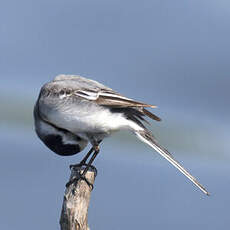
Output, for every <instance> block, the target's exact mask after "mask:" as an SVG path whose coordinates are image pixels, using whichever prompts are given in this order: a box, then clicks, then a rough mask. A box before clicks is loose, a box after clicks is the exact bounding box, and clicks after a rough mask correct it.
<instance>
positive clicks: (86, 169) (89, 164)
mask: <svg viewBox="0 0 230 230" xmlns="http://www.w3.org/2000/svg"><path fill="white" fill-rule="evenodd" d="M93 149H94V153H93V156H92V157H91V158H90V160H89V163H88V164H86V167H85V169H84V171H83V173H82V174H81V175H82V176H85V174H86V173H87V171H88V170H89V168H90V167H93V168H95V167H94V166H93V165H92V163H93V161H94V160H95V158H96V156H97V154H98V153H99V152H100V148H99V145H96V146H94V147H93ZM95 169H96V168H95Z"/></svg>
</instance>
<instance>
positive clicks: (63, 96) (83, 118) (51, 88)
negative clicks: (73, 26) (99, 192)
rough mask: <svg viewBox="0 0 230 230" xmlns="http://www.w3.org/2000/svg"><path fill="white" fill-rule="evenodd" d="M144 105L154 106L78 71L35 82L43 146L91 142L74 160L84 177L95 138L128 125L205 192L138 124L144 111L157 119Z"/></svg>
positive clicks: (78, 146)
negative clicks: (80, 157)
mask: <svg viewBox="0 0 230 230" xmlns="http://www.w3.org/2000/svg"><path fill="white" fill-rule="evenodd" d="M146 107H149V108H155V107H156V106H154V105H149V104H145V103H141V102H138V101H134V100H132V99H130V98H127V97H124V96H122V95H121V94H119V93H117V92H115V91H113V90H112V89H110V88H108V87H106V86H104V85H102V84H100V83H98V82H96V81H93V80H90V79H87V78H84V77H80V76H75V75H58V76H57V77H55V79H54V80H53V81H51V82H49V83H46V84H45V85H44V86H43V87H42V88H41V91H40V94H39V97H38V100H37V102H36V105H35V108H34V118H35V128H36V133H37V135H38V137H39V138H40V139H41V140H42V141H43V142H44V144H45V145H46V146H47V147H48V148H50V149H51V150H52V151H53V152H55V153H57V154H59V155H63V156H68V155H74V154H76V153H78V152H80V151H82V150H83V149H84V148H85V147H86V146H87V144H88V142H90V143H91V145H92V148H91V149H90V151H89V152H88V153H87V154H86V156H85V157H84V159H83V160H82V161H81V162H80V165H86V167H85V169H84V171H83V174H82V177H81V178H82V179H84V176H85V173H86V172H87V170H88V169H89V167H91V166H92V162H93V161H94V159H95V157H96V156H97V154H98V153H99V144H100V142H101V141H102V140H103V139H104V138H105V137H108V136H109V135H110V134H112V133H113V132H115V131H118V130H130V131H132V132H133V133H134V134H135V135H136V136H137V137H138V138H139V139H140V140H141V141H143V142H144V143H146V144H148V145H149V146H150V147H152V148H153V149H155V150H156V151H157V152H158V153H159V154H160V155H161V156H163V157H164V158H165V159H166V160H168V161H169V162H170V163H171V164H172V165H174V166H175V167H176V168H177V169H178V170H179V171H180V172H182V173H183V174H184V175H185V176H186V177H187V178H188V179H189V180H191V181H192V182H193V183H194V184H195V185H196V186H197V187H198V188H199V189H200V190H201V191H203V192H204V193H205V194H207V195H209V193H208V192H207V190H206V189H205V188H204V187H203V186H202V185H201V184H200V183H199V182H198V181H197V180H196V179H195V178H194V177H193V176H192V175H191V174H190V173H189V172H188V171H187V170H186V169H184V168H183V167H182V166H181V165H180V164H179V163H178V162H177V161H176V160H175V159H174V158H173V157H172V155H171V154H170V153H169V152H168V151H167V150H166V149H165V148H163V147H161V146H160V145H159V144H158V142H157V141H156V139H155V138H154V136H153V135H152V133H151V132H150V131H149V130H148V129H147V128H146V127H145V126H144V124H143V122H146V120H145V119H144V117H145V116H147V117H149V118H151V119H153V120H156V121H160V120H161V119H160V118H159V117H157V116H156V115H154V114H153V113H151V112H149V111H148V110H146V109H145V108H146ZM91 154H92V156H91V158H90V160H89V162H88V163H87V164H86V161H87V160H88V158H89V157H90V155H91Z"/></svg>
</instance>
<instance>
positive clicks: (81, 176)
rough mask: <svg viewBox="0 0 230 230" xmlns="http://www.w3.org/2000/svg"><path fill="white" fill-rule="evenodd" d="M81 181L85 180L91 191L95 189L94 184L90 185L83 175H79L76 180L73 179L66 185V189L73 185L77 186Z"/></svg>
mask: <svg viewBox="0 0 230 230" xmlns="http://www.w3.org/2000/svg"><path fill="white" fill-rule="evenodd" d="M79 180H84V181H85V182H86V184H87V185H88V186H89V187H90V189H91V191H92V190H93V188H94V187H93V184H92V183H90V182H89V181H88V180H87V179H86V177H85V176H83V175H81V174H80V175H79V177H75V178H73V179H71V180H70V181H69V182H68V183H67V184H66V185H65V186H66V188H68V187H69V186H70V185H71V184H74V185H75V186H76V185H77V183H78V181H79Z"/></svg>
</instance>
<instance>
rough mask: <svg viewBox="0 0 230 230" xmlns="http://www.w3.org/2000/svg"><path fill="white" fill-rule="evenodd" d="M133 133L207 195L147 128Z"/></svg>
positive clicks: (201, 186)
mask: <svg viewBox="0 0 230 230" xmlns="http://www.w3.org/2000/svg"><path fill="white" fill-rule="evenodd" d="M135 134H136V135H137V137H138V138H139V139H140V140H141V141H143V142H145V143H146V144H148V145H149V146H150V147H152V148H153V149H155V150H156V151H157V152H158V153H159V154H160V155H161V156H162V157H164V158H165V159H166V160H168V161H169V162H170V163H171V164H172V165H173V166H174V167H176V168H177V169H178V170H179V171H180V172H181V173H183V174H184V175H185V176H186V177H187V178H188V179H189V180H191V181H192V183H194V184H195V185H196V186H197V187H198V188H199V189H200V190H201V191H202V192H204V193H205V194H206V195H209V193H208V191H207V190H206V189H205V188H204V187H203V185H201V184H200V183H199V182H198V181H197V180H196V178H195V177H193V176H192V175H191V174H190V173H189V172H188V171H187V170H186V169H185V168H184V167H182V166H181V165H180V164H179V163H178V162H177V161H176V160H175V159H174V158H173V157H172V155H171V154H170V153H169V152H168V150H166V149H165V148H163V147H161V146H160V145H159V144H158V143H157V142H156V140H155V138H154V137H153V135H152V134H151V133H150V132H149V131H148V130H141V131H136V132H135Z"/></svg>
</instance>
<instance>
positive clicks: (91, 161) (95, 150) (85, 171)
mask: <svg viewBox="0 0 230 230" xmlns="http://www.w3.org/2000/svg"><path fill="white" fill-rule="evenodd" d="M91 150H92V151H91ZM93 150H94V153H93V156H92V157H91V158H90V160H89V163H88V164H86V163H84V165H86V167H85V168H84V170H83V172H82V173H80V177H79V178H74V179H72V180H70V181H69V182H68V183H67V184H66V187H68V186H70V185H71V184H72V183H77V182H78V180H79V179H82V180H84V181H85V182H86V183H87V184H88V186H89V187H91V189H92V190H93V185H92V184H91V183H90V182H89V181H88V180H87V179H86V178H85V174H86V173H87V171H88V170H89V168H90V167H92V163H93V161H94V160H95V158H96V156H97V155H98V153H99V151H100V148H99V145H98V144H97V145H94V146H93V147H92V148H91V149H90V151H89V152H88V153H87V155H86V156H85V157H84V159H85V158H86V160H87V159H88V158H89V156H90V155H91V153H92V152H93ZM84 159H83V160H82V161H84ZM86 160H85V161H86ZM73 167H74V166H73ZM93 168H94V169H96V168H95V167H94V166H93ZM96 172H97V171H96Z"/></svg>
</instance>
